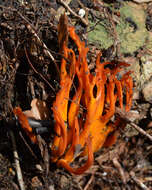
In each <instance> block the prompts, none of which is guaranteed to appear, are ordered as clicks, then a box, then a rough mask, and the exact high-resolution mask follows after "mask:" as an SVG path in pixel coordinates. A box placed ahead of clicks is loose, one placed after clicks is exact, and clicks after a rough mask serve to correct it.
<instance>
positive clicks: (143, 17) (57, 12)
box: [0, 0, 152, 190]
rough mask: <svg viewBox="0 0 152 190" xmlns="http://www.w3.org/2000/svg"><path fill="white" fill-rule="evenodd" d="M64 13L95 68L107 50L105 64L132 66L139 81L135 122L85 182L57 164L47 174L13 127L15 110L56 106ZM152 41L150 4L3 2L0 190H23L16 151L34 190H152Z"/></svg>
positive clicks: (85, 176)
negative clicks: (40, 102) (35, 105)
mask: <svg viewBox="0 0 152 190" xmlns="http://www.w3.org/2000/svg"><path fill="white" fill-rule="evenodd" d="M141 1H142V0H141ZM145 1H146V0H145ZM130 7H131V8H130ZM80 10H81V11H80ZM128 10H130V11H128ZM69 11H70V12H69ZM125 11H126V12H125ZM64 12H66V14H67V15H68V22H69V24H70V25H74V26H75V29H76V32H77V34H78V35H79V36H80V37H81V39H83V40H84V41H85V42H86V43H87V46H88V47H89V53H88V59H89V62H91V63H94V62H95V57H96V55H97V53H98V52H99V50H100V51H102V59H103V60H108V61H112V60H117V61H125V62H127V63H129V64H130V69H131V70H133V74H132V76H133V79H134V89H133V103H132V108H131V111H130V113H131V114H130V120H131V121H130V123H128V124H127V126H126V128H125V129H124V130H122V131H121V135H120V136H119V138H118V140H117V142H116V144H115V145H113V146H111V147H110V148H102V149H101V150H100V151H99V152H97V153H95V160H94V164H93V166H92V167H91V168H90V169H89V170H88V171H87V172H85V173H84V174H83V175H79V176H74V175H71V174H70V173H68V172H67V171H66V170H64V169H63V168H58V167H57V165H56V164H55V163H50V165H49V171H46V167H45V163H44V161H43V158H42V157H41V153H40V150H39V148H38V147H37V146H36V145H33V144H32V143H31V142H30V141H29V139H26V135H25V134H24V132H23V131H22V130H21V129H19V128H20V126H17V127H15V126H14V128H13V126H12V124H11V122H10V121H11V120H12V117H13V116H14V115H13V108H14V107H16V106H20V107H21V108H22V109H23V110H28V109H30V104H31V101H32V100H33V99H35V98H37V99H40V100H43V101H45V102H46V104H47V105H48V107H49V108H51V106H52V103H53V101H54V99H55V94H56V93H57V91H58V89H59V87H58V84H59V80H58V78H59V75H58V70H57V65H59V63H60V60H61V55H60V54H59V53H58V52H59V45H58V32H57V26H58V22H59V17H60V16H61V14H63V13H64ZM83 12H84V13H85V15H84V17H81V14H83ZM136 16H137V18H138V19H136ZM105 20H106V22H105ZM99 24H100V26H99ZM96 27H97V28H96ZM100 27H101V28H100ZM121 30H122V32H121ZM94 31H95V32H94ZM124 31H125V35H124V33H123V32H124ZM93 32H94V33H93ZM96 36H97V38H96ZM128 37H129V38H128ZM100 38H101V41H100ZM69 43H70V42H69ZM151 43H152V3H151V1H148V2H144V0H143V2H138V0H137V1H136V0H134V1H125V0H124V1H123V0H109V1H100V0H95V1H93V0H65V1H62V0H58V1H57V0H31V1H28V0H27V1H24V0H23V1H22V0H18V1H16V0H10V1H5V0H4V1H2V0H0V190H19V189H21V188H20V185H19V180H18V177H17V172H16V162H15V156H14V151H15V150H14V149H16V150H17V153H18V156H19V158H18V159H19V163H20V167H21V171H22V175H23V181H24V187H25V189H28V190H59V189H62V190H91V189H96V190H100V189H102V190H121V189H122V190H138V189H139V190H140V189H143V190H151V189H152V45H151ZM70 46H71V47H72V43H71V44H70ZM27 52H28V55H29V56H27ZM29 58H30V60H31V61H30V62H29ZM134 125H136V126H137V128H138V129H139V130H138V129H135V127H134ZM140 129H142V130H141V131H140ZM12 134H13V137H14V138H15V140H14V141H13V140H12V139H13V137H12ZM14 142H15V144H16V147H14ZM82 161H83V160H82Z"/></svg>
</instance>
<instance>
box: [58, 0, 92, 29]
mask: <svg viewBox="0 0 152 190" xmlns="http://www.w3.org/2000/svg"><path fill="white" fill-rule="evenodd" d="M58 1H59V3H61V4H62V5H63V6H64V7H65V8H66V9H67V10H68V11H69V12H70V13H71V14H72V15H73V16H75V17H76V18H78V19H80V20H81V22H82V23H83V24H84V25H85V26H88V22H87V21H86V20H85V19H84V18H82V17H80V16H79V15H77V14H76V13H75V12H74V11H73V10H72V9H71V8H70V7H69V5H68V4H67V3H65V2H64V1H63V0H58Z"/></svg>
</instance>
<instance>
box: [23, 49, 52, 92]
mask: <svg viewBox="0 0 152 190" xmlns="http://www.w3.org/2000/svg"><path fill="white" fill-rule="evenodd" d="M24 50H25V55H26V58H27V60H28V63H29V65H30V66H31V68H32V69H33V71H34V72H35V73H36V74H38V75H40V77H41V78H42V79H43V80H44V81H45V82H46V83H47V84H48V85H49V87H50V88H51V89H52V90H53V92H54V93H55V89H54V88H53V86H52V85H51V84H50V83H49V82H48V81H47V80H46V78H44V76H43V75H42V74H41V73H39V72H38V71H37V70H36V69H35V68H34V66H33V65H32V63H31V61H30V59H29V56H28V53H27V50H26V47H25V46H24Z"/></svg>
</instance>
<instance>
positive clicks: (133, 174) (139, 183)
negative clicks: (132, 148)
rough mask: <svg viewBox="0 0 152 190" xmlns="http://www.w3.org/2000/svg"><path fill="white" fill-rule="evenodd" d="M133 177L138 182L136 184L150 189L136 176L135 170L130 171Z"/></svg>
mask: <svg viewBox="0 0 152 190" xmlns="http://www.w3.org/2000/svg"><path fill="white" fill-rule="evenodd" d="M130 176H131V178H132V179H133V180H134V181H135V182H136V184H137V185H138V186H139V187H141V189H143V190H150V189H149V188H148V187H147V186H146V185H145V184H143V183H142V182H141V181H140V180H139V179H138V178H137V177H136V176H135V173H134V172H132V171H131V172H130Z"/></svg>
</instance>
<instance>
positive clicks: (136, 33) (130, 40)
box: [88, 2, 149, 53]
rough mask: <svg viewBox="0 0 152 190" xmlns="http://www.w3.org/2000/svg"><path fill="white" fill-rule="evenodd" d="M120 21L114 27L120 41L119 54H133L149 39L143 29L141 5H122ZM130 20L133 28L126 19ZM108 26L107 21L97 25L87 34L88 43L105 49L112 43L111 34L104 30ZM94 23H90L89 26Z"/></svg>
mask: <svg viewBox="0 0 152 190" xmlns="http://www.w3.org/2000/svg"><path fill="white" fill-rule="evenodd" d="M119 11H120V15H121V16H120V20H119V21H118V24H117V25H116V31H117V35H118V39H119V41H120V51H121V53H133V52H135V51H136V50H138V49H139V48H140V47H142V46H143V45H144V44H145V41H146V40H147V39H148V38H149V33H148V31H147V30H146V27H145V17H146V14H145V11H144V9H143V7H142V6H141V5H136V4H133V3H129V2H128V3H124V5H123V7H121V8H120V10H119ZM128 18H129V19H130V20H131V21H133V23H135V26H137V28H136V27H134V25H133V24H131V23H129V22H128V21H126V19H128ZM104 24H105V25H107V24H109V23H108V21H104V22H101V23H99V24H97V26H96V27H95V29H94V30H93V31H92V32H89V34H88V39H89V42H91V43H95V44H96V45H98V46H99V47H100V48H104V49H107V48H108V47H110V46H111V45H112V44H113V43H114V39H113V37H112V34H110V32H109V31H108V30H107V29H106V28H105V25H104ZM93 25H94V23H92V22H90V26H93Z"/></svg>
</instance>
